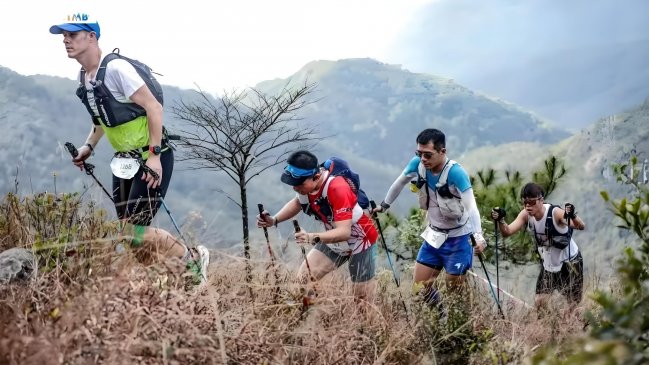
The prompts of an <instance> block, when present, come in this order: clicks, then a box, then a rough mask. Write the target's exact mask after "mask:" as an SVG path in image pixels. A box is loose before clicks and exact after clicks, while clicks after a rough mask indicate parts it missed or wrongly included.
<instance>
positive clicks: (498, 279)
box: [494, 219, 500, 302]
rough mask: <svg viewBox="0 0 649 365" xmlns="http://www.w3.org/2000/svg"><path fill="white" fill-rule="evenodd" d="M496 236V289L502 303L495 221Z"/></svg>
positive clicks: (495, 231) (496, 223) (496, 236)
mask: <svg viewBox="0 0 649 365" xmlns="http://www.w3.org/2000/svg"><path fill="white" fill-rule="evenodd" d="M494 236H495V238H496V288H498V301H499V302H500V273H499V272H498V271H499V270H498V268H499V267H500V265H499V263H498V221H497V220H495V219H494Z"/></svg>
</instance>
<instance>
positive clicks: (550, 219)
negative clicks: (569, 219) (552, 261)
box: [545, 204, 557, 245]
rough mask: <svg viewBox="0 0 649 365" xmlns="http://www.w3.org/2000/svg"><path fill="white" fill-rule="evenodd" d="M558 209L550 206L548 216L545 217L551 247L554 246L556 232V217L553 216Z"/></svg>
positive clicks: (546, 231)
mask: <svg viewBox="0 0 649 365" xmlns="http://www.w3.org/2000/svg"><path fill="white" fill-rule="evenodd" d="M556 207H557V205H554V204H550V206H549V207H548V214H546V216H545V236H546V237H547V238H548V243H549V244H550V245H551V244H552V236H553V234H552V232H553V231H554V230H553V229H552V228H554V217H553V216H552V212H553V211H554V208H556ZM551 225H552V226H551Z"/></svg>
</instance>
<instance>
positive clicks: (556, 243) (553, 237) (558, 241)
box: [545, 204, 572, 250]
mask: <svg viewBox="0 0 649 365" xmlns="http://www.w3.org/2000/svg"><path fill="white" fill-rule="evenodd" d="M554 208H560V207H559V206H558V205H553V204H550V207H549V208H548V214H547V216H546V217H545V234H546V236H547V237H548V242H550V244H551V245H552V247H556V248H558V249H560V250H563V249H564V248H566V247H568V245H569V244H570V240H571V239H572V228H570V227H568V232H566V233H559V232H558V231H557V229H556V228H555V227H554V219H553V216H552V212H553V211H554Z"/></svg>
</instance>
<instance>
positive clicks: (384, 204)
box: [380, 201, 390, 210]
mask: <svg viewBox="0 0 649 365" xmlns="http://www.w3.org/2000/svg"><path fill="white" fill-rule="evenodd" d="M380 205H381V208H383V210H388V209H390V204H388V203H386V202H384V201H382V202H381V204H380Z"/></svg>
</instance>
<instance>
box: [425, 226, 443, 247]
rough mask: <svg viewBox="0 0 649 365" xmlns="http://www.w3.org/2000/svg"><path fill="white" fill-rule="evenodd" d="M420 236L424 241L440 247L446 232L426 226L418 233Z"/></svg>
mask: <svg viewBox="0 0 649 365" xmlns="http://www.w3.org/2000/svg"><path fill="white" fill-rule="evenodd" d="M420 236H421V238H423V239H425V240H426V242H427V243H428V244H429V245H431V246H433V247H435V248H440V247H441V246H442V244H443V243H444V242H445V241H446V237H448V233H444V232H439V231H436V230H434V229H432V228H430V226H429V227H426V229H425V230H424V232H422V234H421V235H420Z"/></svg>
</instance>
